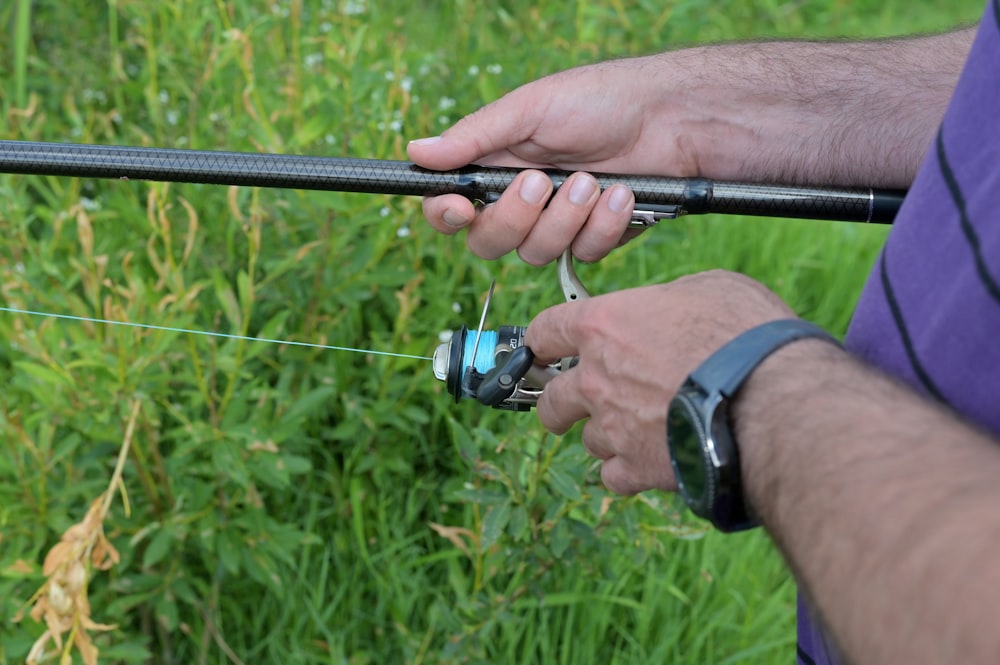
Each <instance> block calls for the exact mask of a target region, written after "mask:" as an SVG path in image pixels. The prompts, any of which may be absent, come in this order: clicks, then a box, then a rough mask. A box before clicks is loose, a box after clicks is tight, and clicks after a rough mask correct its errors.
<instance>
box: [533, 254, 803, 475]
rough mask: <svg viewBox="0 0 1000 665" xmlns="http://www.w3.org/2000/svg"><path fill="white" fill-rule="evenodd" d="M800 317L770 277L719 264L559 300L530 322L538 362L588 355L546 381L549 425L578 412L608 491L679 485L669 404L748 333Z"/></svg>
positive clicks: (541, 408) (557, 426)
mask: <svg viewBox="0 0 1000 665" xmlns="http://www.w3.org/2000/svg"><path fill="white" fill-rule="evenodd" d="M790 316H794V314H793V313H792V311H791V310H790V309H789V308H788V306H787V305H785V303H784V302H782V301H781V299H780V298H778V297H777V296H776V295H774V294H773V293H772V292H771V291H769V290H768V289H767V288H766V287H764V286H763V285H762V284H760V283H758V282H755V281H754V280H752V279H750V278H748V277H745V276H743V275H739V274H736V273H729V272H723V271H712V272H707V273H700V274H697V275H690V276H687V277H683V278H681V279H678V280H677V281H675V282H671V283H669V284H663V285H657V286H649V287H644V288H638V289H631V290H628V291H620V292H617V293H612V294H608V295H603V296H598V297H595V298H591V299H589V300H584V301H580V302H575V303H566V304H562V305H557V306H555V307H552V308H550V309H547V310H545V311H543V312H542V313H541V314H539V315H538V316H537V317H536V318H535V320H534V321H532V322H531V324H530V325H529V326H528V331H527V333H526V337H525V343H526V344H527V346H528V347H530V348H531V350H532V351H534V353H535V355H536V357H537V358H538V362H540V363H542V362H552V361H553V360H555V359H557V358H563V357H568V356H579V358H580V361H579V364H577V365H576V366H575V367H573V368H572V369H570V370H567V371H565V372H563V373H562V374H561V375H560V376H558V377H556V378H555V379H553V380H552V381H551V382H549V384H548V385H547V386H546V387H545V391H544V392H543V393H542V397H541V399H539V401H538V416H539V418H540V419H541V421H542V424H544V425H545V427H546V428H547V429H549V430H551V431H552V432H554V433H556V434H562V433H564V432H566V431H567V430H568V429H569V428H570V427H572V426H573V424H574V423H575V422H576V421H578V420H583V419H586V418H589V420H588V422H587V424H586V425H585V426H584V428H583V444H584V446H585V447H586V449H587V451H588V452H589V453H590V454H591V455H593V456H594V457H597V458H599V459H601V460H604V464H603V467H602V469H601V479H602V480H603V481H604V484H605V485H606V486H607V487H608V489H610V490H612V491H614V492H618V493H620V494H634V493H636V492H641V491H643V490H646V489H652V488H659V489H665V490H674V489H676V482H675V480H674V478H673V474H672V472H671V467H670V457H669V454H668V451H667V444H666V416H667V406H668V404H669V403H670V399H671V398H672V397H673V394H674V393H675V392H676V390H677V389H678V388H679V387H680V385H681V383H682V382H683V381H684V379H685V377H686V376H687V375H688V374H690V373H691V372H692V371H693V370H694V369H695V368H696V367H697V366H698V365H699V364H701V362H702V361H703V360H705V359H706V358H707V357H708V356H709V355H711V354H712V353H713V352H714V351H715V350H717V349H718V348H720V347H721V346H722V345H723V344H725V343H726V342H728V341H729V340H731V339H733V338H734V337H736V336H737V335H738V334H740V333H742V332H744V331H745V330H748V329H750V328H752V327H754V326H756V325H758V324H761V323H765V322H767V321H770V320H773V319H781V318H788V317H790Z"/></svg>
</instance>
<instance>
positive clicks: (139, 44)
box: [0, 0, 982, 665]
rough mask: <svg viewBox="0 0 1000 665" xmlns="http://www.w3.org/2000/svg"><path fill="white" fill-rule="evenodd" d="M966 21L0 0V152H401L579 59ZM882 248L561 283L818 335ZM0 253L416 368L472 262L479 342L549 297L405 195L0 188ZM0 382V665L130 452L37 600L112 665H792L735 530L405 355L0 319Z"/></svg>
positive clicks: (577, 1)
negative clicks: (695, 293)
mask: <svg viewBox="0 0 1000 665" xmlns="http://www.w3.org/2000/svg"><path fill="white" fill-rule="evenodd" d="M981 5H982V0H925V1H923V2H912V1H909V0H906V1H904V0H856V1H853V2H847V1H846V0H814V1H799V2H787V1H783V0H754V1H753V2H747V1H746V0H719V1H717V2H705V1H704V0H700V1H696V0H657V1H655V2H653V1H650V0H606V1H605V2H594V1H589V0H571V1H568V2H559V3H555V2H551V3H547V2H530V1H527V0H499V1H497V2H489V3H485V2H475V1H472V0H454V1H451V2H430V1H428V0H380V1H377V2H376V1H374V0H369V1H365V0H322V1H317V2H304V1H303V0H273V1H271V2H253V1H252V0H215V1H214V2H212V1H208V0H160V1H159V2H144V1H140V0H108V1H107V2H103V3H98V2H85V1H83V0H59V1H58V2H57V1H55V0H36V1H35V2H31V1H30V0H11V1H10V2H6V3H2V5H0V29H2V30H3V35H4V36H5V38H4V39H2V40H0V42H2V43H0V110H2V113H0V126H2V132H0V134H2V137H3V138H12V139H28V140H55V141H72V142H90V143H115V144H124V145H150V146H166V147H189V148H205V149H225V150H248V151H258V150H259V151H268V152H285V153H308V154H323V155H333V156H353V157H372V158H385V159H405V154H404V146H405V143H406V141H407V140H408V139H411V138H417V137H422V136H429V135H434V134H437V133H439V132H440V131H441V130H442V129H444V128H445V127H446V126H448V125H449V124H450V123H452V122H454V121H455V120H456V119H458V118H459V117H461V116H462V115H463V114H465V113H467V112H470V111H472V110H474V109H475V108H477V107H479V106H480V105H482V104H483V103H485V102H488V101H490V100H492V99H495V98H496V97H497V96H498V95H500V94H502V93H504V92H505V91H507V90H510V89H512V88H513V87H515V86H517V85H518V84H519V83H522V82H525V81H527V80H530V79H534V78H536V77H539V76H541V75H544V74H546V73H549V72H552V71H556V70H559V69H564V68H567V67H570V66H572V65H576V64H580V63H585V62H592V61H596V60H599V59H605V58H609V57H616V56H624V55H632V54H644V53H650V52H655V51H659V50H663V49H667V48H676V47H680V46H683V45H688V44H693V43H700V42H707V41H718V40H728V39H753V38H764V37H768V38H770V37H813V38H818V37H873V36H887V35H897V34H906V33H911V32H914V31H935V30H942V29H946V28H949V27H951V26H954V25H956V24H958V23H962V22H969V21H972V20H975V19H976V18H978V16H979V11H980V9H981ZM593 94H594V95H595V96H597V95H600V94H602V92H601V91H600V90H595V91H593ZM884 235H885V230H884V229H879V228H867V227H864V226H861V225H849V224H836V223H827V222H811V221H789V220H766V219H738V218H721V217H718V218H717V217H693V218H689V219H682V220H678V221H676V222H670V223H664V224H663V225H662V226H661V227H660V228H657V229H655V230H653V231H651V232H649V233H646V234H645V235H644V237H643V238H641V239H639V240H637V241H635V242H633V243H631V245H630V246H629V247H627V248H625V249H623V250H620V251H618V252H617V253H615V254H614V255H613V256H611V257H609V258H608V259H607V260H605V261H604V262H602V263H601V264H600V265H599V266H584V267H582V268H581V271H580V272H581V275H582V278H583V280H584V282H585V283H587V284H588V286H589V287H590V288H591V290H592V291H593V292H598V293H600V292H607V291H612V290H616V289H623V288H627V287H630V286H638V285H642V284H647V283H652V282H659V281H664V280H669V279H672V278H675V277H677V276H680V275H683V274H685V273H689V272H692V271H697V270H702V269H707V268H714V267H725V268H729V269H734V270H741V271H744V272H747V273H749V274H750V275H752V276H754V277H756V278H758V279H761V280H763V281H764V282H765V283H767V284H768V285H770V286H771V287H772V288H774V289H775V290H776V291H778V293H780V294H781V295H783V296H784V297H785V298H787V299H788V300H789V302H791V303H792V305H793V306H794V307H795V308H796V309H797V310H798V311H799V312H800V313H801V314H802V315H803V316H805V317H808V318H810V319H813V320H815V321H817V322H819V323H821V324H823V325H825V326H828V327H829V328H831V329H833V330H835V331H843V329H844V328H845V326H846V323H847V321H848V319H849V316H850V312H851V309H852V306H853V304H854V301H855V299H856V297H857V295H858V292H859V290H860V288H861V285H862V283H863V280H864V278H865V275H866V273H867V271H868V268H869V266H870V265H871V263H872V261H873V259H874V256H875V253H876V252H877V250H878V247H879V245H880V243H881V242H882V240H883V238H884ZM0 236H2V238H3V241H2V243H0V291H2V299H3V300H2V303H0V304H2V305H4V306H10V307H22V308H28V309H33V310H44V311H49V312H57V313H61V314H70V315H78V316H88V317H106V318H113V319H118V320H124V321H133V322H143V323H151V324H158V325H167V326H176V327H182V328H193V329H203V330H213V331H221V332H228V333H237V334H244V335H251V336H261V337H269V338H285V339H289V340H297V341H304V342H318V343H328V344H334V345H341V346H351V347H361V348H368V349H377V350H385V351H396V352H401V353H408V354H415V355H421V356H424V355H430V353H431V351H432V349H433V348H434V346H435V345H436V344H437V343H438V341H439V337H440V335H441V334H442V332H443V331H448V330H452V329H455V328H458V327H459V326H460V325H461V324H463V323H466V324H475V323H476V322H477V319H478V314H479V310H480V307H481V303H482V296H483V293H484V291H485V290H486V287H487V285H488V284H489V282H490V280H491V279H492V278H496V279H497V280H498V289H497V293H496V297H495V299H494V307H493V309H492V314H491V317H492V321H490V326H491V327H496V326H497V325H500V324H503V323H526V322H528V321H529V320H530V319H531V317H532V316H533V315H534V314H535V313H536V312H537V311H539V309H540V308H542V307H544V306H546V305H549V304H554V303H556V302H558V300H559V292H558V289H557V285H556V283H555V278H554V272H553V269H552V267H551V266H550V267H545V268H533V267H530V266H526V265H523V264H521V263H519V262H518V261H517V259H516V258H513V257H509V258H505V259H502V260H500V261H496V262H485V261H481V260H478V259H476V258H474V257H472V256H471V255H469V254H468V253H467V252H466V250H465V247H464V245H463V242H462V240H461V239H460V238H458V239H456V238H444V237H440V236H438V235H436V234H434V233H433V232H432V231H431V230H430V229H429V228H428V227H427V226H425V224H424V223H423V221H422V218H421V215H420V209H419V201H418V200H415V199H404V198H389V197H379V196H366V195H357V194H340V193H319V192H299V191H279V190H253V189H236V188H225V187H212V186H197V185H167V184H150V183H139V182H128V183H126V182H107V181H100V182H98V181H81V180H72V179H56V178H48V177H24V176H0ZM0 385H2V386H3V389H2V391H0V446H2V451H3V452H2V454H0V617H2V623H0V662H19V661H21V660H23V659H24V658H25V657H26V656H27V654H28V651H29V649H30V648H31V645H32V643H33V642H34V641H35V640H36V639H37V638H38V637H39V636H40V635H41V634H42V633H43V631H44V630H45V626H44V625H43V624H39V623H37V622H35V621H33V620H31V619H30V618H28V617H23V619H22V620H21V621H20V622H14V621H13V619H14V618H15V616H16V615H18V614H19V613H23V612H24V610H25V609H27V608H30V603H29V599H30V598H31V596H32V594H33V592H34V591H35V590H36V589H38V588H40V587H42V586H43V584H45V582H46V575H45V574H44V573H43V567H42V562H43V560H44V559H45V556H46V552H48V551H49V548H51V547H52V546H53V545H54V544H55V543H57V542H58V541H59V539H60V537H61V535H62V534H63V533H64V532H66V531H67V529H68V528H69V527H71V526H72V525H73V524H75V523H77V522H80V521H81V520H82V519H83V518H84V515H85V514H86V513H87V510H88V508H89V507H90V505H91V502H92V501H93V500H94V499H96V498H97V497H99V496H101V495H102V492H104V491H105V489H106V488H107V487H108V485H109V482H110V478H111V473H112V468H113V467H114V465H115V460H116V457H117V455H118V452H119V450H120V449H121V448H122V445H123V442H125V441H126V440H128V441H129V442H130V443H131V447H130V448H129V450H128V461H127V464H126V465H125V467H124V488H125V490H127V500H128V502H127V505H126V504H125V503H124V502H123V500H122V499H123V497H122V496H120V495H118V496H115V497H114V502H113V503H112V504H111V510H110V513H109V514H108V516H107V518H106V522H105V533H106V534H107V536H108V538H109V539H110V543H111V544H113V546H114V547H115V548H116V549H117V551H118V552H119V553H120V555H121V560H120V561H119V562H117V564H116V565H114V566H113V567H112V568H111V569H110V570H107V571H101V570H91V571H89V572H90V575H91V578H90V582H89V583H88V584H87V585H86V586H85V590H86V591H87V592H88V593H89V607H82V606H79V605H76V606H72V607H66V606H65V603H63V605H64V607H63V609H65V610H66V611H67V612H69V613H70V614H72V613H74V612H75V613H76V615H77V616H76V618H77V619H79V618H80V617H79V616H78V615H79V614H80V613H84V614H88V615H89V616H90V617H91V618H92V620H93V621H96V622H100V623H104V624H115V625H116V628H114V629H112V630H109V631H93V632H92V635H93V639H94V641H95V644H96V646H97V647H98V648H99V649H100V657H101V662H104V663H119V662H122V663H125V662H127V663H139V662H151V663H226V662H231V663H272V662H274V663H279V662H280V663H288V664H291V663H337V664H340V663H350V664H352V665H362V664H365V663H414V664H416V663H499V662H519V663H522V662H538V663H572V664H574V665H585V664H587V663H600V664H601V665H608V664H609V663H647V662H671V663H698V664H703V663H773V662H790V661H791V660H792V659H793V658H794V655H793V654H794V602H795V601H794V588H793V584H792V582H791V580H790V579H789V576H788V574H787V572H786V571H785V570H784V568H783V566H782V564H781V562H780V560H779V558H778V556H777V555H776V554H775V552H774V551H773V550H772V548H771V546H770V544H769V543H768V541H767V540H766V538H765V536H764V535H763V534H761V533H756V532H755V533H747V534H742V535H736V536H730V537H719V536H717V535H715V534H712V533H708V532H707V531H706V529H705V528H704V526H703V525H701V524H700V523H697V522H695V521H692V520H691V519H689V518H688V517H687V516H686V515H685V513H684V511H683V510H682V509H681V506H680V505H679V504H678V502H677V501H676V500H675V499H674V498H673V497H671V496H666V495H659V494H649V495H644V496H640V497H635V498H631V499H623V498H620V497H615V496H613V495H610V494H609V493H607V492H606V491H605V490H604V489H603V488H602V487H601V486H600V481H599V476H598V473H597V468H596V465H595V464H594V463H593V462H592V461H591V460H589V459H588V458H587V457H586V455H585V454H584V453H583V451H582V449H581V446H580V445H579V430H578V429H577V430H574V431H572V432H570V433H569V434H567V435H566V436H564V437H560V438H556V437H551V436H547V435H546V434H545V433H544V432H543V430H542V429H541V428H540V426H539V425H538V423H537V420H536V418H535V417H534V416H533V415H532V414H530V413H529V414H510V413H498V412H492V411H488V410H484V409H482V408H481V407H478V406H476V405H471V404H465V403H462V404H457V405H456V404H455V403H453V401H452V400H451V399H450V398H449V397H448V396H447V395H446V394H445V391H444V390H443V385H442V384H440V383H439V382H437V381H435V380H434V378H433V376H432V374H431V370H430V364H429V362H427V361H417V360H409V359H399V358H385V357H377V356H373V355H370V354H354V353H345V352H334V351H325V350H316V349H309V348H302V347H294V346H280V345H274V344H265V343H254V342H244V341H234V340H224V339H218V338H210V337H202V336H194V335H188V334H182V333H173V332H162V331H141V330H137V329H132V328H123V327H109V326H102V325H94V324H86V323H78V322H69V321H63V320H53V319H45V318H41V317H28V316H24V315H14V314H9V313H0ZM79 625H82V624H78V626H79ZM67 638H68V639H69V635H67ZM68 650H69V651H70V652H72V653H73V654H74V655H73V658H74V659H75V660H76V662H82V660H83V659H82V658H81V656H80V654H79V653H77V652H76V650H75V649H68Z"/></svg>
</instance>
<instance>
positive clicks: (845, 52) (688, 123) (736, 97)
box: [645, 29, 974, 187]
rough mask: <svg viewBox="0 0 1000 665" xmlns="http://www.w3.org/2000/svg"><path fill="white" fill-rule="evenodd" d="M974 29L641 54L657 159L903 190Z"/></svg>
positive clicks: (736, 172)
mask: <svg viewBox="0 0 1000 665" xmlns="http://www.w3.org/2000/svg"><path fill="white" fill-rule="evenodd" d="M973 36H974V31H973V30H971V29H967V30H961V31H956V32H952V33H948V34H942V35H935V36H930V37H920V38H908V39H894V40H879V41H865V42H763V43H745V44H728V45H722V46H709V47H703V48H694V49H688V50H684V51H678V52H674V53H665V54H662V55H658V56H653V57H652V63H654V64H655V65H656V66H655V67H654V68H652V70H651V71H655V72H657V74H656V76H657V77H658V78H660V79H662V80H663V81H664V85H663V86H661V87H660V90H661V91H662V93H663V94H662V97H660V98H656V96H653V97H652V98H651V100H650V107H649V110H648V113H649V114H650V115H651V116H653V117H654V118H656V120H654V121H653V124H655V125H662V126H666V127H670V128H671V131H669V132H667V133H665V134H664V136H665V137H667V140H668V141H671V142H673V143H675V145H671V146H664V153H663V154H674V152H675V151H677V150H679V152H680V153H681V154H688V155H693V156H694V157H695V158H696V160H697V164H696V165H694V168H693V170H695V171H698V172H699V174H701V175H706V176H708V177H715V178H726V179H734V180H748V179H751V180H765V181H780V182H803V183H812V184H840V185H877V186H885V187H906V186H908V185H909V183H910V182H911V181H912V179H913V177H914V175H915V174H916V170H917V167H918V166H919V164H920V162H921V160H922V158H923V154H924V152H925V150H926V148H927V146H929V145H930V142H931V140H932V138H933V135H934V131H935V129H936V128H937V126H938V124H939V123H940V120H941V118H942V116H943V114H944V110H945V107H946V105H947V102H948V98H949V96H950V94H951V92H952V90H953V89H954V86H955V83H956V81H957V78H958V75H959V73H960V71H961V67H962V64H963V62H964V60H965V56H966V55H967V54H968V50H969V47H970V45H971V42H972V38H973ZM647 71H649V70H647ZM686 72H691V73H692V74H691V75H686ZM653 80H654V81H655V80H657V79H656V78H654V79H653ZM645 84H646V85H648V84H649V80H648V79H647V80H646V81H645ZM691 175H693V174H691Z"/></svg>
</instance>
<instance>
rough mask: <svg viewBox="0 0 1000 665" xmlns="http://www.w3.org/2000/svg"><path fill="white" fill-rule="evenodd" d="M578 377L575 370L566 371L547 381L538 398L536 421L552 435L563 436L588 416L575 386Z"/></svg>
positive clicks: (587, 410)
mask: <svg viewBox="0 0 1000 665" xmlns="http://www.w3.org/2000/svg"><path fill="white" fill-rule="evenodd" d="M578 377H579V371H577V368H573V369H571V370H566V371H565V372H563V373H562V374H560V375H559V376H557V377H556V378H554V379H552V380H551V381H549V382H548V384H547V385H546V386H545V390H544V391H542V396H541V397H539V398H538V404H537V410H538V419H539V420H540V421H541V423H542V425H543V426H544V427H545V429H547V430H549V431H550V432H552V433H553V434H565V433H566V432H568V431H569V429H570V428H571V427H573V425H574V424H575V423H576V422H577V421H580V420H583V419H584V418H586V417H588V416H589V415H590V410H589V409H588V408H587V405H586V404H585V403H584V400H583V394H582V393H581V392H580V389H579V387H578V385H577V381H578Z"/></svg>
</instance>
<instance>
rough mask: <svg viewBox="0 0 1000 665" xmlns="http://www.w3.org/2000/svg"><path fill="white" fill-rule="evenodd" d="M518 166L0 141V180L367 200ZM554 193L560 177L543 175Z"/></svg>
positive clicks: (861, 196) (767, 195) (885, 199)
mask: <svg viewBox="0 0 1000 665" xmlns="http://www.w3.org/2000/svg"><path fill="white" fill-rule="evenodd" d="M520 171H521V169H515V168H505V167H490V166H478V165H470V166H467V167H464V168H461V169H456V170H453V171H431V170H428V169H424V168H421V167H419V166H417V165H415V164H413V163H412V162H404V161H390V160H377V159H350V158H338V157H316V156H307V155H279V154H269V153H247V152H225V151H211V150H180V149H172V148H142V147H127V146H110V145H86V144H69V143H43V142H35V141H0V173H16V174H25V175H44V176H64V177H73V178H107V179H118V180H151V181H160V182H187V183H203V184H214V185H237V186H249V187H269V188H285V189H312V190H324V191H338V192H360V193H368V194H390V195H406V196H435V195H439V194H461V195H463V196H465V197H467V198H469V199H471V200H475V201H482V202H487V203H488V202H492V201H495V200H496V199H497V198H499V196H500V194H501V193H502V192H503V191H504V190H505V189H506V188H507V187H509V186H510V184H511V182H512V181H513V180H514V178H515V177H516V176H517V174H518V173H520ZM547 173H548V174H549V176H550V177H551V178H552V180H553V182H554V183H555V186H556V188H557V189H558V187H559V186H561V185H562V183H563V182H565V180H566V178H567V177H569V175H570V172H568V171H559V170H552V169H549V170H547ZM594 176H595V177H596V178H597V180H598V183H599V184H600V186H601V188H602V189H606V188H608V187H610V186H611V185H614V184H624V185H626V186H627V187H629V188H630V189H631V190H632V191H633V192H634V193H635V198H636V209H642V208H643V206H651V207H658V206H676V207H678V212H679V213H680V214H704V213H722V214H737V215H753V216H765V217H796V218H805V219H828V220H839V221H851V222H878V223H891V222H892V220H893V218H895V216H896V212H897V211H898V210H899V206H900V204H901V203H902V200H903V196H904V195H905V192H903V191H898V190H886V189H874V188H868V187H857V188H835V187H809V186H794V185H787V186H786V185H769V184H752V183H735V182H724V181H714V180H708V179H704V178H662V177H654V176H641V175H618V174H610V173H595V174H594Z"/></svg>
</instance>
